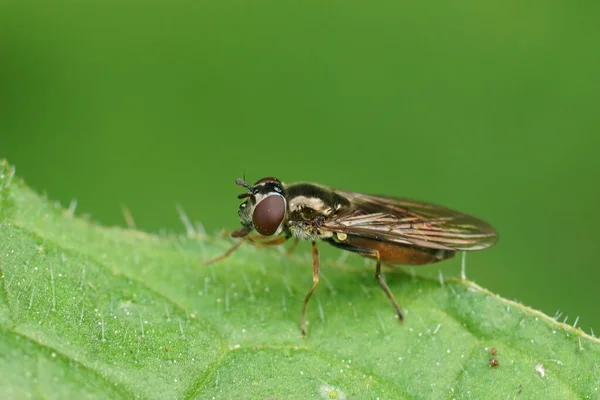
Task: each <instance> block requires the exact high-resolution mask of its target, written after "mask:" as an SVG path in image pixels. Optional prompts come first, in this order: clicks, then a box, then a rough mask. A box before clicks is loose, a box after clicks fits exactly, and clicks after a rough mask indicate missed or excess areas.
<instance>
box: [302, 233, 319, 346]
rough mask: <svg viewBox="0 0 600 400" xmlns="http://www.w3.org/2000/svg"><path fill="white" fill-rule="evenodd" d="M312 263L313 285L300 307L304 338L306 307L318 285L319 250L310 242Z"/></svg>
mask: <svg viewBox="0 0 600 400" xmlns="http://www.w3.org/2000/svg"><path fill="white" fill-rule="evenodd" d="M312 261H313V285H312V288H311V289H310V291H309V292H308V293H306V296H304V304H303V305H302V319H301V320H300V330H301V332H302V337H306V306H307V304H308V301H309V300H310V297H311V296H312V294H313V292H314V291H315V289H316V288H317V285H318V284H319V267H320V260H319V250H317V243H316V242H315V241H314V240H313V242H312Z"/></svg>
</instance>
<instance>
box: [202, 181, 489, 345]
mask: <svg viewBox="0 0 600 400" xmlns="http://www.w3.org/2000/svg"><path fill="white" fill-rule="evenodd" d="M236 184H237V185H239V186H242V187H243V188H245V189H246V190H247V192H245V193H242V194H240V195H239V196H238V198H239V199H244V202H243V203H242V204H241V205H240V208H239V211H238V215H239V217H240V222H241V224H242V227H241V228H239V229H238V230H236V231H234V232H233V233H232V234H231V236H232V237H234V238H246V239H248V240H249V241H250V242H252V243H255V244H257V245H260V246H269V245H278V244H282V243H284V242H285V241H286V240H288V239H290V238H294V239H295V243H294V245H293V246H295V244H297V242H298V240H308V241H310V242H311V243H312V267H313V268H312V270H313V285H312V287H311V289H310V290H309V291H308V293H307V294H306V296H305V297H304V303H303V306H302V317H301V321H300V328H301V333H302V336H303V337H305V336H306V306H307V304H308V301H309V300H310V297H311V296H312V294H313V292H314V291H315V288H316V287H317V285H318V283H319V265H320V262H319V252H318V250H317V241H324V242H327V243H329V244H330V245H332V246H334V247H337V248H339V249H342V250H347V251H350V252H353V253H358V254H360V255H362V256H364V257H370V258H373V259H374V260H375V261H376V264H375V279H376V280H377V283H379V286H381V289H383V291H384V292H385V294H386V295H387V297H388V299H389V301H390V302H391V303H392V306H393V307H394V309H395V311H396V315H397V317H398V320H399V321H400V322H402V321H403V319H404V318H403V316H402V312H401V311H400V307H399V306H398V303H397V302H396V299H395V298H394V295H393V294H392V292H391V290H390V288H389V287H388V285H387V283H386V282H385V280H384V279H383V277H382V276H381V264H382V263H389V264H404V265H423V264H430V263H435V262H438V261H442V260H446V259H448V258H451V257H453V256H454V255H455V253H456V252H457V251H473V250H483V249H485V248H488V247H490V246H492V245H494V244H495V243H496V242H497V240H498V234H497V233H496V231H495V230H494V228H492V227H491V226H490V225H489V224H487V223H486V222H484V221H482V220H480V219H477V218H475V217H472V216H469V215H466V214H463V213H460V212H457V211H454V210H451V209H448V208H445V207H441V206H437V205H434V204H429V203H424V202H420V201H414V200H408V199H401V198H395V197H388V196H374V195H369V194H363V193H356V192H350V191H344V190H335V189H331V188H329V187H326V186H322V185H319V184H315V183H305V182H300V183H291V184H284V183H282V182H281V181H280V180H279V179H277V178H272V177H269V178H263V179H260V180H259V181H257V182H256V183H255V184H254V185H249V184H248V183H246V182H245V181H244V180H243V179H236ZM253 230H255V231H256V232H257V233H258V236H254V237H252V236H249V234H250V232H252V231H253ZM259 237H275V238H272V239H269V240H262V241H261V240H258V239H257V238H259ZM242 243H243V241H242V240H240V241H239V242H237V243H236V244H235V245H234V246H233V247H231V248H230V249H229V250H228V251H227V252H225V253H224V254H223V255H221V256H219V257H216V258H214V259H212V260H210V261H207V262H206V263H212V262H215V261H219V260H222V259H224V258H226V257H227V256H229V255H230V254H231V253H232V252H233V251H235V250H236V249H237V248H239V246H240V245H241V244H242Z"/></svg>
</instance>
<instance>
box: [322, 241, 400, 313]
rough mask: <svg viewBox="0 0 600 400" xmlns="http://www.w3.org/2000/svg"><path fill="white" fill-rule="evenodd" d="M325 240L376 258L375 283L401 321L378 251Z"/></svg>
mask: <svg viewBox="0 0 600 400" xmlns="http://www.w3.org/2000/svg"><path fill="white" fill-rule="evenodd" d="M327 242H329V244H331V245H333V246H335V247H337V248H338V249H342V250H348V251H351V252H353V253H357V254H361V255H363V256H367V257H373V258H375V260H377V264H376V265H375V279H376V280H377V283H379V286H380V287H381V289H382V290H383V291H384V293H385V294H386V296H387V298H388V299H389V300H390V303H392V306H394V309H395V310H396V315H397V317H398V321H399V322H403V321H404V317H403V316H402V311H400V307H399V306H398V302H397V301H396V299H395V298H394V295H393V294H392V291H391V290H390V288H389V286H388V285H387V283H386V282H385V279H383V276H381V255H380V254H379V251H378V250H373V249H364V248H360V247H354V246H351V245H349V244H346V243H340V242H336V241H335V240H333V239H327Z"/></svg>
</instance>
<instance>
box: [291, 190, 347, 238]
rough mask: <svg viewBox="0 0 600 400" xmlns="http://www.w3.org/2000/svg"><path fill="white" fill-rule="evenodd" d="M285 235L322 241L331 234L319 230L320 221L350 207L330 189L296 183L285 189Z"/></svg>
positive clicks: (322, 229)
mask: <svg viewBox="0 0 600 400" xmlns="http://www.w3.org/2000/svg"><path fill="white" fill-rule="evenodd" d="M286 198H287V201H288V212H289V215H288V220H287V224H286V228H287V229H288V230H289V232H290V233H291V234H292V235H293V236H295V237H297V238H299V239H303V240H317V239H325V238H329V237H331V236H333V232H331V231H328V230H326V229H324V228H323V224H324V222H325V221H326V220H327V219H328V218H331V217H332V216H333V215H335V214H336V213H338V212H340V211H342V210H343V209H344V208H346V207H347V206H349V205H350V202H349V201H348V200H347V199H346V198H345V197H343V196H340V195H339V194H337V193H335V192H334V191H333V190H331V189H329V188H326V187H322V186H318V185H314V184H310V183H299V184H294V185H291V186H289V187H287V188H286Z"/></svg>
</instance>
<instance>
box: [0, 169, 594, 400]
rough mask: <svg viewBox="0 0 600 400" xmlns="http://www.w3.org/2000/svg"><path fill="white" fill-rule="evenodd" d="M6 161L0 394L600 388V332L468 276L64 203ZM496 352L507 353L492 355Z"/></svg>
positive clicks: (386, 393)
mask: <svg viewBox="0 0 600 400" xmlns="http://www.w3.org/2000/svg"><path fill="white" fill-rule="evenodd" d="M13 175H14V169H12V168H11V167H10V166H9V165H8V164H7V163H6V162H3V163H1V164H0V202H1V203H0V269H1V271H0V274H1V279H0V285H1V287H0V396H2V398H26V397H34V398H39V397H44V398H48V397H50V398H82V397H84V396H85V397H91V398H98V397H102V398H131V397H142V398H160V399H164V398H219V399H221V398H226V399H227V398H232V399H233V398H234V399H237V398H259V399H263V398H278V399H292V398H293V399H296V398H297V399H307V398H325V399H344V398H347V399H351V398H352V399H354V398H381V399H384V398H385V399H387V398H391V399H417V398H425V399H433V398H435V399H438V398H448V399H451V398H457V399H458V398H473V399H483V398H499V399H506V398H523V399H529V398H534V399H542V398H543V399H551V398H552V399H582V398H590V399H598V398H600V389H599V387H600V342H599V340H598V339H596V338H593V337H591V336H588V335H586V334H584V333H583V332H582V331H581V330H579V329H578V328H573V327H572V326H569V325H565V324H561V323H558V322H556V321H555V320H553V319H552V318H549V317H548V316H546V315H543V314H542V313H540V312H538V311H534V310H531V309H529V308H527V307H524V306H522V305H520V304H518V303H515V302H512V301H508V300H505V299H502V298H500V297H498V296H496V295H494V294H492V293H490V292H488V291H487V290H485V289H483V288H480V287H479V286H477V285H475V284H474V283H472V282H468V281H464V282H463V281H459V280H454V279H451V280H446V281H445V282H444V283H443V284H440V282H439V281H435V280H430V279H426V278H419V277H411V276H407V275H405V274H402V273H399V269H390V270H386V279H387V281H388V283H389V285H390V287H391V289H392V291H393V292H394V293H395V295H396V297H397V299H398V301H399V302H400V304H401V305H402V307H403V308H404V309H405V311H406V322H405V323H404V324H403V325H400V324H398V322H397V321H396V320H395V318H394V312H393V309H392V307H391V306H390V304H389V303H388V301H387V299H386V298H385V296H384V294H383V293H382V292H381V290H380V289H379V287H378V285H377V283H376V282H375V280H374V279H373V268H372V267H370V264H369V267H366V266H365V263H364V262H363V260H362V259H360V258H358V257H351V258H350V259H349V260H350V261H349V262H348V263H340V262H334V261H330V260H327V259H325V260H323V271H324V276H323V278H322V283H321V284H320V286H319V287H318V289H317V292H316V293H315V295H314V297H313V299H312V300H311V303H310V306H309V313H308V318H309V321H310V325H309V332H308V335H309V336H308V338H306V339H302V338H301V337H300V330H299V326H298V322H299V317H300V309H301V305H302V299H303V296H304V294H305V293H306V292H307V290H308V289H309V288H310V286H311V282H312V276H311V267H310V258H309V255H307V254H304V253H305V252H303V251H297V252H296V254H295V255H292V256H287V255H285V254H284V253H283V252H282V251H278V250H277V249H273V248H271V249H262V248H254V247H252V246H250V245H244V246H242V247H241V248H240V249H239V250H238V251H237V252H235V253H234V254H233V255H232V256H231V257H229V258H228V259H226V260H223V261H222V262H220V263H217V264H213V265H210V266H204V265H202V264H201V261H202V260H206V259H209V258H211V257H214V256H216V255H218V254H221V253H222V252H224V251H225V250H226V249H227V248H228V247H229V246H230V245H231V244H232V241H230V240H229V239H226V238H213V237H204V236H202V235H198V234H196V235H188V236H182V235H174V234H173V235H166V234H165V235H158V236H157V235H150V234H146V233H143V232H139V231H135V230H128V229H121V228H106V227H100V226H97V225H95V224H93V223H91V222H89V221H87V220H85V219H83V218H78V217H74V216H73V215H72V210H65V209H63V208H61V207H60V206H59V205H57V204H54V203H51V202H49V201H48V200H46V199H43V198H41V197H40V196H38V195H37V194H35V193H34V192H33V191H32V190H30V189H29V188H27V187H26V186H25V185H24V184H23V183H22V182H21V181H20V180H19V179H17V178H14V176H13ZM492 347H494V348H496V349H497V355H496V356H495V357H496V358H497V360H498V362H499V366H497V367H492V366H491V365H490V358H491V355H490V349H491V348H492Z"/></svg>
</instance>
